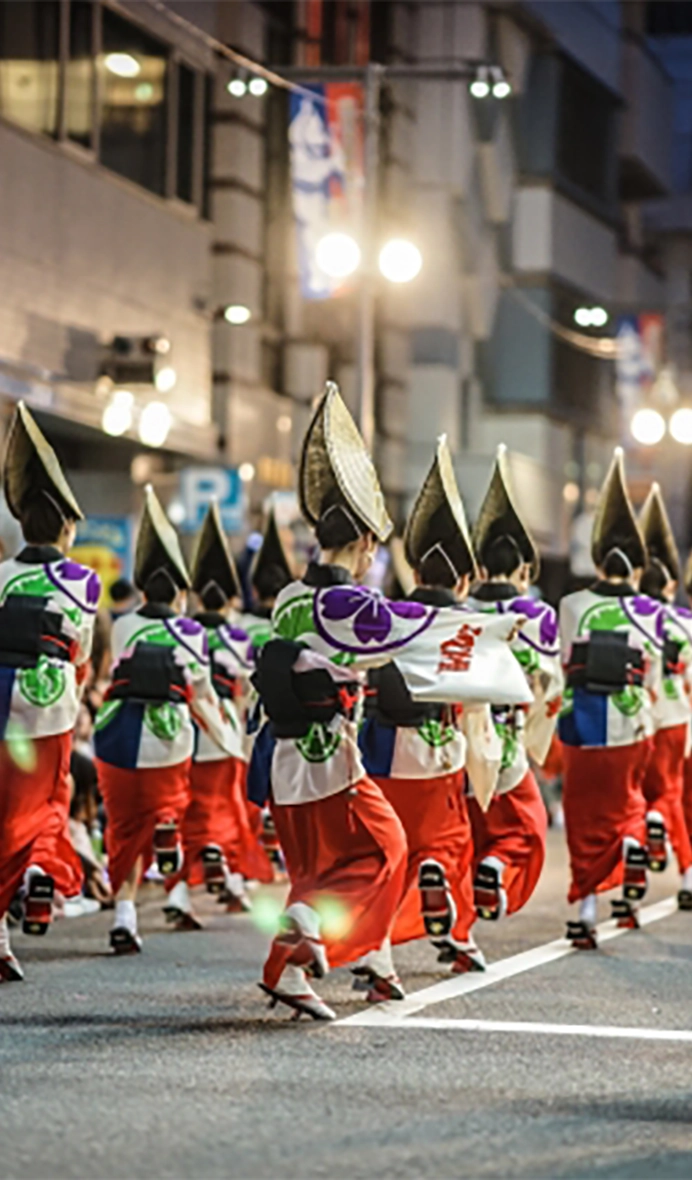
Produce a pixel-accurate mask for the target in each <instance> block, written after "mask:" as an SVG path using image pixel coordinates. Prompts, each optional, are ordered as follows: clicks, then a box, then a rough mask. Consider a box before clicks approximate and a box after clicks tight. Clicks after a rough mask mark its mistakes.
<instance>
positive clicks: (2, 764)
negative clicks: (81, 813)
mask: <svg viewBox="0 0 692 1180" xmlns="http://www.w3.org/2000/svg"><path fill="white" fill-rule="evenodd" d="M71 746H72V734H71V733H60V734H56V735H54V736H51V737H41V738H34V739H33V742H32V747H33V753H34V758H35V764H34V766H33V768H32V769H31V770H22V769H21V767H19V766H18V765H17V763H16V762H15V760H14V758H13V757H12V755H11V753H10V748H9V746H8V744H7V743H6V742H0V916H2V915H3V914H5V913H6V912H7V909H8V907H9V904H10V902H11V901H12V898H13V897H14V894H15V893H16V892H17V889H18V888H19V886H20V884H21V881H22V877H23V876H24V873H25V872H26V870H27V869H28V867H29V865H30V864H34V863H35V864H40V866H41V868H43V869H44V871H45V872H50V873H53V872H54V870H55V869H56V867H59V866H58V865H57V864H56V861H57V859H58V858H57V856H56V853H57V850H58V849H59V848H60V847H61V842H62V840H63V838H64V835H65V828H66V824H67V807H68V806H69V797H70V788H69V780H68V775H69V772H70V749H71ZM70 850H71V845H70ZM38 852H42V853H43V856H44V859H42V860H39V856H38ZM80 873H81V866H80ZM70 881H71V874H70V873H69V872H68V873H67V874H64V873H59V880H58V877H57V876H56V883H57V884H58V888H59V889H61V892H64V889H63V886H64V885H65V884H69V883H70ZM78 891H79V885H78V886H77V890H75V892H78Z"/></svg>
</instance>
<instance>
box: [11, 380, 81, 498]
mask: <svg viewBox="0 0 692 1180" xmlns="http://www.w3.org/2000/svg"><path fill="white" fill-rule="evenodd" d="M4 487H5V499H6V500H7V506H8V508H9V510H10V512H11V513H12V515H13V516H16V517H19V516H20V514H21V508H22V501H23V500H24V497H25V496H26V493H27V492H28V491H31V490H33V489H34V488H37V489H41V488H42V489H43V490H44V491H46V492H47V493H48V494H49V495H50V496H52V497H53V498H54V499H55V500H56V502H57V503H58V504H59V506H60V509H61V511H62V512H64V513H65V515H66V516H69V517H72V518H73V519H74V520H84V513H83V512H82V510H81V508H80V507H79V504H78V503H77V500H76V499H75V496H74V493H73V491H72V489H71V487H70V485H69V484H68V482H67V480H66V479H65V476H64V475H63V472H62V468H61V467H60V463H59V462H58V457H57V455H56V454H55V451H54V450H53V448H52V446H51V445H50V443H49V442H48V440H47V438H46V437H45V435H44V434H43V432H42V431H41V429H40V428H39V426H38V424H37V423H36V422H35V421H34V418H33V417H32V415H31V413H30V412H29V410H28V409H27V407H26V406H25V404H24V402H18V403H17V408H16V410H15V414H14V418H13V419H12V425H11V426H10V432H9V436H8V439H7V447H6V450H5V464H4Z"/></svg>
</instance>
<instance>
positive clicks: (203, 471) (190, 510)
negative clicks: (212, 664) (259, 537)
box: [180, 467, 245, 533]
mask: <svg viewBox="0 0 692 1180" xmlns="http://www.w3.org/2000/svg"><path fill="white" fill-rule="evenodd" d="M180 499H181V501H182V504H183V508H184V509H185V517H184V519H183V521H182V523H181V526H180V527H181V529H182V530H183V532H187V533H194V532H197V529H198V528H200V526H201V524H202V521H203V520H204V517H205V514H206V511H207V509H208V507H209V505H210V504H211V502H212V500H214V499H216V501H217V503H218V505H219V512H220V513H221V520H222V522H223V527H224V530H225V532H227V533H239V532H241V530H242V528H243V523H244V514H245V498H244V495H243V483H242V480H241V478H240V476H239V475H238V468H237V467H185V468H184V469H183V470H182V471H181V473H180Z"/></svg>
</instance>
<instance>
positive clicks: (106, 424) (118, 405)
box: [101, 389, 135, 438]
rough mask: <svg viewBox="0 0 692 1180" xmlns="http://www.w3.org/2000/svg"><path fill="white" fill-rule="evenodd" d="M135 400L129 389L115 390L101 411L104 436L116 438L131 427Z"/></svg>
mask: <svg viewBox="0 0 692 1180" xmlns="http://www.w3.org/2000/svg"><path fill="white" fill-rule="evenodd" d="M134 404H135V399H134V396H133V395H132V394H131V393H130V391H129V389H117V390H116V391H115V393H114V394H113V397H112V399H111V401H110V402H109V403H108V405H107V406H106V408H105V410H104V411H103V417H102V419H101V425H102V427H103V429H104V431H105V433H106V434H110V435H111V436H112V437H113V438H117V437H118V436H119V435H121V434H125V432H126V431H127V430H129V429H130V427H131V426H132V410H133V408H134Z"/></svg>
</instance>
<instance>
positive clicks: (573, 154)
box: [557, 60, 617, 210]
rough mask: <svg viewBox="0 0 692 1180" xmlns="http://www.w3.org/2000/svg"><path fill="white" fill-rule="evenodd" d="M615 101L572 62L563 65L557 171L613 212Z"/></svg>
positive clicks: (614, 191)
mask: <svg viewBox="0 0 692 1180" xmlns="http://www.w3.org/2000/svg"><path fill="white" fill-rule="evenodd" d="M614 120H615V100H614V98H613V97H612V95H611V94H610V93H609V91H607V90H606V89H605V88H604V87H603V86H600V85H599V84H598V83H597V82H596V81H594V79H592V78H591V77H589V75H588V74H586V73H585V72H584V71H583V70H580V69H578V68H577V67H576V66H574V65H572V63H571V62H569V61H566V60H565V61H563V63H562V77H561V84H560V110H559V117H558V128H557V168H558V172H559V174H560V176H561V178H562V179H563V180H564V181H566V182H567V185H568V186H569V187H571V188H573V189H575V190H577V192H578V193H581V194H583V195H585V196H587V197H590V198H592V200H594V201H596V202H597V203H599V204H601V205H602V206H604V207H607V208H608V210H612V208H613V206H614V202H615V195H616V188H615V186H616V179H617V178H616V170H615V165H616V161H617V153H616V152H615V151H614V137H613V131H614Z"/></svg>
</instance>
